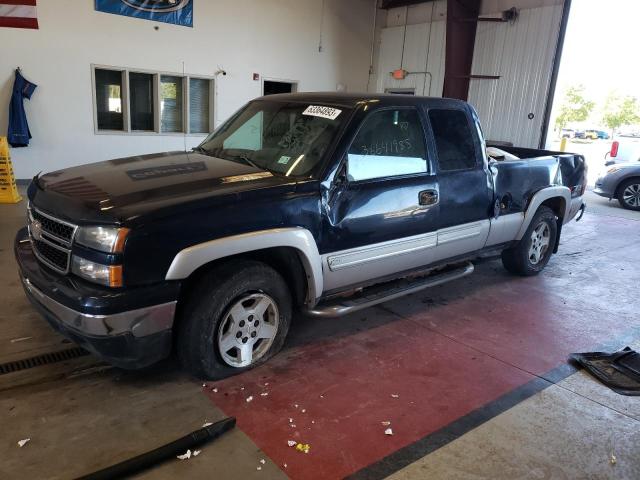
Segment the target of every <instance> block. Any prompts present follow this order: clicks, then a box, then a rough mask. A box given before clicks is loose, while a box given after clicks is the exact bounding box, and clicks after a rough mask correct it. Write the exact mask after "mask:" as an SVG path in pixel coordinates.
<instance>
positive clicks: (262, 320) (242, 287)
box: [178, 260, 291, 380]
mask: <svg viewBox="0 0 640 480" xmlns="http://www.w3.org/2000/svg"><path fill="white" fill-rule="evenodd" d="M290 323H291V295H290V293H289V289H288V288H287V285H286V283H285V281H284V280H283V278H282V276H280V274H279V273H278V272H276V271H275V270H274V269H272V268H271V267H269V266H268V265H265V264H263V263H260V262H255V261H248V260H240V261H234V262H230V263H228V264H225V265H222V266H221V267H218V268H216V269H214V270H212V271H211V272H209V273H208V274H206V275H204V276H203V277H202V278H201V281H200V282H199V285H198V286H197V287H196V288H195V291H194V292H193V293H192V295H191V297H190V299H189V300H188V301H187V304H186V306H185V308H184V314H183V315H182V317H181V318H180V325H179V331H178V356H179V358H180V361H181V363H182V364H183V366H184V367H185V368H186V369H187V370H189V371H190V372H191V373H192V374H194V375H195V376H197V377H199V378H206V379H210V380H215V379H220V378H225V377H228V376H231V375H235V374H237V373H240V372H242V371H244V370H248V369H251V368H253V367H255V366H257V365H260V364H262V363H264V362H266V361H267V360H268V359H269V358H271V357H272V356H273V355H275V354H276V353H277V352H278V351H280V349H281V348H282V346H283V344H284V339H285V337H286V336H287V332H288V331H289V325H290Z"/></svg>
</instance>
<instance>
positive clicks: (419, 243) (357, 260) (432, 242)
mask: <svg viewBox="0 0 640 480" xmlns="http://www.w3.org/2000/svg"><path fill="white" fill-rule="evenodd" d="M437 240H438V236H437V233H436V232H429V233H426V234H421V235H416V236H413V237H409V238H406V237H405V238H401V239H399V240H389V241H387V242H381V243H378V244H374V245H366V246H364V247H357V248H352V249H349V250H343V251H342V252H335V253H330V254H328V255H326V256H325V257H326V264H327V266H328V267H329V270H331V271H332V272H335V271H337V270H342V269H344V268H350V267H355V266H358V265H362V264H364V263H369V262H375V261H378V260H382V259H385V258H389V257H394V256H397V255H406V254H407V253H412V252H416V251H419V250H424V249H427V248H432V247H435V246H436V244H437Z"/></svg>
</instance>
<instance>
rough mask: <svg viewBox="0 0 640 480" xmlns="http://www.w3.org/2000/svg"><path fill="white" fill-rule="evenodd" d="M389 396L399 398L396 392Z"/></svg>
mask: <svg viewBox="0 0 640 480" xmlns="http://www.w3.org/2000/svg"><path fill="white" fill-rule="evenodd" d="M391 398H400V395H398V394H397V393H392V394H391Z"/></svg>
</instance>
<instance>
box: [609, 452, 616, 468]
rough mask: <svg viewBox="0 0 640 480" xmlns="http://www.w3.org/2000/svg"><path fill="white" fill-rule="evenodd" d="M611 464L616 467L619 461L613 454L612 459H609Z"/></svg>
mask: <svg viewBox="0 0 640 480" xmlns="http://www.w3.org/2000/svg"><path fill="white" fill-rule="evenodd" d="M609 463H610V464H611V465H615V464H616V463H618V459H617V458H616V456H615V455H614V454H613V453H612V454H611V458H610V459H609Z"/></svg>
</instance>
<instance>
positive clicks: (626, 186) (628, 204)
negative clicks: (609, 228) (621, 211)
mask: <svg viewBox="0 0 640 480" xmlns="http://www.w3.org/2000/svg"><path fill="white" fill-rule="evenodd" d="M618 202H620V205H621V206H622V208H626V209H628V210H636V211H639V210H640V178H631V179H629V180H627V181H626V182H623V183H622V185H620V188H618Z"/></svg>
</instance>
